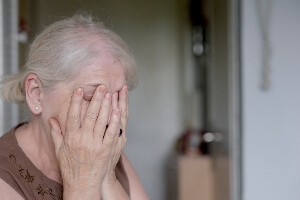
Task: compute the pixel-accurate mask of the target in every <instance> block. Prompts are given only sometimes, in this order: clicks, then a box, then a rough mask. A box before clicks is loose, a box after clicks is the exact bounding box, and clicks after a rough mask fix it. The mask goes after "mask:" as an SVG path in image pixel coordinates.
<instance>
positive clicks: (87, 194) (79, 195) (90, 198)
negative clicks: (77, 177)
mask: <svg viewBox="0 0 300 200" xmlns="http://www.w3.org/2000/svg"><path fill="white" fill-rule="evenodd" d="M63 199H64V200H73V199H78V200H81V199H82V200H94V199H101V191H100V188H81V189H78V188H76V189H74V188H64V192H63Z"/></svg>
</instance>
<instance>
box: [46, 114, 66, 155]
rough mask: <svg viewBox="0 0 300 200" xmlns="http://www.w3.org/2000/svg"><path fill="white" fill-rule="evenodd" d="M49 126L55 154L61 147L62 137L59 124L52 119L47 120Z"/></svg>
mask: <svg viewBox="0 0 300 200" xmlns="http://www.w3.org/2000/svg"><path fill="white" fill-rule="evenodd" d="M49 123H50V126H51V136H52V140H53V143H54V148H55V152H56V153H57V152H58V151H59V149H60V147H61V145H62V142H63V136H62V134H61V130H60V126H59V123H58V122H57V120H56V119H54V118H49Z"/></svg>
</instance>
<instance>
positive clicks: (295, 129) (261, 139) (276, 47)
mask: <svg viewBox="0 0 300 200" xmlns="http://www.w3.org/2000/svg"><path fill="white" fill-rule="evenodd" d="M271 1H272V0H271ZM255 2H256V1H253V0H242V76H243V83H242V84H243V85H242V88H243V90H242V91H243V97H242V98H243V147H244V148H243V178H244V195H243V196H244V198H243V200H266V199H272V200H282V199H288V200H299V199H300V192H299V186H300V123H299V121H300V92H299V91H300V38H299V37H300V23H299V21H300V12H299V10H300V1H299V0H285V1H281V0H273V10H272V19H271V22H272V24H271V31H270V36H271V42H272V48H273V55H272V59H271V65H272V72H271V82H272V85H271V89H270V90H269V91H266V92H264V91H262V90H261V89H260V87H259V84H260V78H261V74H260V73H261V56H262V51H261V48H262V46H261V45H262V39H261V35H260V34H259V25H258V17H257V12H256V6H255ZM264 2H267V1H264Z"/></svg>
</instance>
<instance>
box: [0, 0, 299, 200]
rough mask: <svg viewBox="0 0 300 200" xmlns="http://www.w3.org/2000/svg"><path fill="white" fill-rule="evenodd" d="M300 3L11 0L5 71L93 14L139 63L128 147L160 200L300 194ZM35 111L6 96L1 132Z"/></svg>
mask: <svg viewBox="0 0 300 200" xmlns="http://www.w3.org/2000/svg"><path fill="white" fill-rule="evenodd" d="M299 10H300V1H299V0H285V1H281V0H151V1H150V0H111V1H105V0H64V1H62V0H60V1H59V0H0V16H1V17H0V75H5V74H12V73H15V72H17V71H18V69H19V67H21V66H22V65H24V63H25V60H26V55H27V49H28V46H29V44H30V42H31V41H32V40H33V38H34V37H35V36H36V35H37V34H38V33H39V32H40V31H41V30H43V28H44V27H46V26H47V25H49V24H51V23H52V22H54V21H56V20H58V19H62V18H64V17H68V16H72V15H73V14H74V13H75V12H78V11H86V12H88V13H91V14H93V15H94V16H96V17H98V18H99V19H100V20H102V21H103V22H104V24H105V25H106V26H107V27H110V28H111V29H112V30H114V31H115V32H116V33H118V34H119V35H120V36H121V37H122V38H123V39H124V40H125V41H126V42H127V44H128V45H129V47H130V49H131V50H132V52H133V54H134V55H135V58H136V60H137V64H138V67H139V83H138V86H137V88H136V89H135V90H133V91H131V93H130V121H129V127H128V130H127V132H128V142H127V146H126V149H125V152H126V154H127V155H128V157H129V158H130V160H131V162H132V163H133V165H134V167H135V169H136V171H137V173H138V174H139V177H140V179H141V181H142V183H143V185H144V187H145V189H146V192H147V193H148V195H149V196H150V198H151V199H152V200H165V199H168V200H176V199H178V200H266V199H272V200H282V199H288V200H299V199H300V192H299V186H300V172H299V171H300V159H299V155H300V145H299V144H300V125H299V124H300V123H299V120H300V92H299V89H300V78H299V77H300V66H299V61H300V40H299V35H300V26H299V20H300V12H299ZM4 116H5V117H4ZM26 117H27V116H26V112H24V111H22V109H21V108H19V107H18V106H16V105H12V104H9V103H6V102H2V101H1V102H0V128H1V133H5V132H6V131H8V130H9V129H10V128H11V127H12V126H14V125H15V124H17V123H18V122H19V121H22V120H23V119H24V118H26Z"/></svg>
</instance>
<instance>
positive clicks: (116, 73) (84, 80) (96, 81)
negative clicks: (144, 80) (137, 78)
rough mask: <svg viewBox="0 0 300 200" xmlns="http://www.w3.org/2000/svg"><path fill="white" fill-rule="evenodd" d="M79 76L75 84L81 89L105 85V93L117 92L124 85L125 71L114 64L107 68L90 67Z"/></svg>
mask: <svg viewBox="0 0 300 200" xmlns="http://www.w3.org/2000/svg"><path fill="white" fill-rule="evenodd" d="M80 74H81V76H80V77H78V79H77V82H78V84H79V85H82V87H87V88H91V87H98V86H99V85H105V87H106V91H107V92H109V93H113V92H117V91H119V90H120V89H122V87H123V86H124V85H125V84H126V78H125V70H124V68H123V67H121V66H118V65H116V63H115V64H114V65H111V66H107V67H103V66H102V67H97V68H95V67H91V68H89V69H86V70H82V72H81V73H80ZM75 81H76V78H75Z"/></svg>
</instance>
